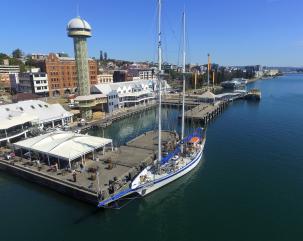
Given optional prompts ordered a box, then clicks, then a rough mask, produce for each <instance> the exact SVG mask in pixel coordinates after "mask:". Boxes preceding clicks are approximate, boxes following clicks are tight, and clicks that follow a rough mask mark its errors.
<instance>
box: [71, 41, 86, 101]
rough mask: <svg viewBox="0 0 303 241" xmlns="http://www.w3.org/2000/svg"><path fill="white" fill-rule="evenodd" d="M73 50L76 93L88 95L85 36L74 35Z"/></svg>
mask: <svg viewBox="0 0 303 241" xmlns="http://www.w3.org/2000/svg"><path fill="white" fill-rule="evenodd" d="M74 50H75V59H76V66H77V83H78V95H80V96H81V95H89V94H90V81H89V74H88V73H89V69H88V58H87V43H86V38H85V37H80V36H79V37H74Z"/></svg>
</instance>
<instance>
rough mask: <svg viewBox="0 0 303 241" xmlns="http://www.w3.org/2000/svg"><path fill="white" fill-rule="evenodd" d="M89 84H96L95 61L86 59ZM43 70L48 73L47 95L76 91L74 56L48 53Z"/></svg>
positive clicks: (96, 67)
mask: <svg viewBox="0 0 303 241" xmlns="http://www.w3.org/2000/svg"><path fill="white" fill-rule="evenodd" d="M88 66H89V79H90V83H91V85H94V84H97V82H98V80H97V69H98V66H97V62H96V61H95V60H93V59H89V60H88ZM45 71H46V73H47V75H48V86H49V96H59V95H66V94H73V93H77V68H76V62H75V59H74V58H69V57H59V56H58V55H56V54H53V53H51V54H49V55H48V57H47V58H46V60H45Z"/></svg>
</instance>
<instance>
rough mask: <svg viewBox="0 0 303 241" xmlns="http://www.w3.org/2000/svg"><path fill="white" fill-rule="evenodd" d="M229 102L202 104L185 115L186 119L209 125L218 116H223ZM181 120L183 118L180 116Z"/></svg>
mask: <svg viewBox="0 0 303 241" xmlns="http://www.w3.org/2000/svg"><path fill="white" fill-rule="evenodd" d="M227 105H228V102H227V101H222V102H218V103H215V104H205V103H203V104H200V105H198V106H196V107H194V108H192V109H190V110H187V111H186V112H185V113H184V118H185V119H187V120H190V121H196V122H202V123H203V124H207V123H209V122H210V121H211V120H212V119H214V118H215V117H216V116H218V115H219V114H221V113H222V112H223V110H224V109H225V108H226V107H227ZM179 118H181V116H179Z"/></svg>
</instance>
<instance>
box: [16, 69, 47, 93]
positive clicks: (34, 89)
mask: <svg viewBox="0 0 303 241" xmlns="http://www.w3.org/2000/svg"><path fill="white" fill-rule="evenodd" d="M18 91H19V92H23V93H33V94H37V95H41V96H48V95H49V88H48V78H47V74H46V73H44V72H39V69H38V70H37V69H35V70H32V71H31V72H28V73H20V74H19V86H18Z"/></svg>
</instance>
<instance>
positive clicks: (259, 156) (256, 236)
mask: <svg viewBox="0 0 303 241" xmlns="http://www.w3.org/2000/svg"><path fill="white" fill-rule="evenodd" d="M250 87H257V88H260V89H261V90H262V100H261V102H260V103H259V104H257V103H249V102H244V101H239V102H234V103H233V104H232V105H230V106H229V107H228V108H227V109H226V110H225V111H224V113H223V114H222V115H221V116H220V117H219V118H217V119H216V120H215V121H214V122H213V123H211V124H210V125H209V127H208V132H207V135H208V139H207V144H206V149H205V156H204V157H203V160H202V163H201V164H200V165H199V167H198V168H196V169H195V170H194V171H193V172H192V173H190V174H189V175H187V176H186V177H184V178H181V179H179V180H178V181H176V182H174V183H172V184H170V185H169V186H167V187H165V188H163V189H161V190H159V191H157V192H155V193H154V194H152V195H150V196H148V197H146V198H144V199H138V200H135V201H133V202H131V203H130V204H129V205H128V206H127V207H126V208H124V209H122V210H96V209H95V208H94V207H92V206H89V205H87V204H84V203H81V202H78V201H75V200H72V199H70V198H68V197H64V196H62V195H60V194H57V193H55V192H53V191H50V190H46V189H45V188H43V187H40V186H38V185H36V184H31V183H28V182H26V181H23V180H22V179H19V178H16V177H12V176H9V175H6V174H5V173H3V172H0V214H1V218H0V230H1V233H0V240H1V241H2V240H3V241H8V240H31V241H35V240H46V241H48V240H111V241H114V240H140V241H141V240H203V241H204V240H205V241H213V240H231V241H238V240H239V241H243V240H245V241H256V240H258V241H271V240H275V241H286V240H287V241H288V240H291V241H296V240H302V235H303V231H302V226H303V202H302V200H303V188H302V187H303V175H302V174H303V148H302V147H303V144H302V143H303V135H302V133H303V124H302V123H303V111H302V104H303V75H290V76H283V77H281V78H277V79H271V80H263V81H258V82H255V83H253V84H251V85H250ZM168 112H169V113H168ZM167 113H168V116H167V119H166V121H165V124H164V125H165V126H166V127H170V128H172V129H179V127H178V125H177V124H176V121H175V119H176V116H177V115H178V110H173V109H169V110H168V111H164V114H167ZM155 114H156V113H155V111H149V112H146V113H144V114H141V117H140V116H136V117H134V118H131V119H129V120H122V121H121V122H117V123H115V124H114V125H113V126H112V127H110V128H108V129H107V130H105V131H104V136H109V135H115V137H114V138H115V143H116V144H121V143H124V142H125V141H127V140H129V139H130V138H131V137H133V136H135V135H138V134H140V133H141V131H143V130H151V129H153V128H154V127H155V123H154V119H155ZM139 117H140V118H139ZM94 134H96V135H103V132H102V131H99V132H95V133H94Z"/></svg>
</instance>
